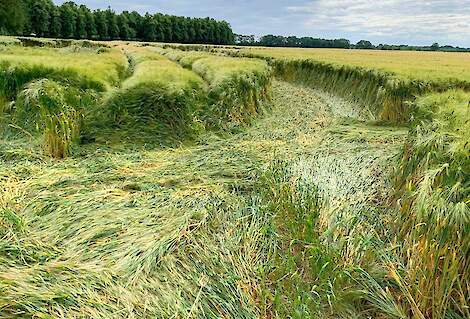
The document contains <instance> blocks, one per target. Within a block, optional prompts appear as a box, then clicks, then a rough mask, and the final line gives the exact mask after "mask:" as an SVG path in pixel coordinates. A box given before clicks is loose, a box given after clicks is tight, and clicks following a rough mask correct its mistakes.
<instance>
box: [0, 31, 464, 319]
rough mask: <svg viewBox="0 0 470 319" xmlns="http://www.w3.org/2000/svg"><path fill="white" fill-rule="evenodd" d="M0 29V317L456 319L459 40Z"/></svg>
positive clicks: (460, 313)
mask: <svg viewBox="0 0 470 319" xmlns="http://www.w3.org/2000/svg"><path fill="white" fill-rule="evenodd" d="M34 43H35V45H31V46H25V45H23V44H22V42H21V41H19V40H17V39H16V38H14V37H1V38H0V318H103V319H104V318H106V319H107V318H136V319H137V318H266V319H270V318H344V319H346V318H358V319H359V318H379V319H382V318H383V319H385V318H387V319H388V318H391V319H395V318H396V319H406V318H419V319H425V318H431V319H440V318H446V319H451V318H452V319H464V318H470V271H469V269H470V55H469V54H467V53H444V52H391V51H367V50H340V49H335V50H325V49H275V48H260V47H258V48H247V47H244V48H241V47H228V46H207V45H175V44H171V45H170V44H163V43H140V42H124V41H121V42H120V41H111V42H93V41H73V40H70V41H68V43H67V45H61V46H60V47H58V46H57V45H55V43H56V42H54V41H53V40H37V39H36V40H35V41H34Z"/></svg>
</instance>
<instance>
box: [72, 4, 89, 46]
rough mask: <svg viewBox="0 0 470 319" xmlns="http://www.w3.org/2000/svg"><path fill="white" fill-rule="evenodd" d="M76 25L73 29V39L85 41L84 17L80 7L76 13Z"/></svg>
mask: <svg viewBox="0 0 470 319" xmlns="http://www.w3.org/2000/svg"><path fill="white" fill-rule="evenodd" d="M76 17H77V25H76V27H75V38H77V39H87V38H88V33H87V30H86V16H85V12H84V11H83V9H82V8H81V7H80V8H78V10H77V13H76Z"/></svg>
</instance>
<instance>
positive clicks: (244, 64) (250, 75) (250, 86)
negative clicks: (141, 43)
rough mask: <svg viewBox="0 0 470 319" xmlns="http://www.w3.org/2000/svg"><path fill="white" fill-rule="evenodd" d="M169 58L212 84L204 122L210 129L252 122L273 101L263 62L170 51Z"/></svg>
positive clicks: (269, 76) (265, 65)
mask: <svg viewBox="0 0 470 319" xmlns="http://www.w3.org/2000/svg"><path fill="white" fill-rule="evenodd" d="M166 54H167V55H168V56H169V57H170V58H171V59H173V60H176V61H178V62H179V63H180V64H181V65H183V66H184V67H187V68H191V69H192V70H193V71H194V72H196V73H197V74H199V75H200V76H201V77H202V78H203V79H204V80H206V81H207V82H208V83H209V90H208V97H209V103H208V106H207V107H206V110H204V120H205V121H206V122H207V123H209V125H210V126H214V127H226V126H227V124H226V123H227V122H229V123H232V124H235V125H239V124H243V123H247V122H250V120H251V119H252V118H253V117H255V116H256V115H258V114H260V113H262V111H263V110H262V103H263V102H264V101H266V100H269V90H270V85H271V70H270V68H269V67H268V65H267V64H266V63H265V62H263V61H261V60H255V59H241V58H230V57H223V56H215V55H210V54H208V53H205V52H194V51H192V52H191V51H190V52H186V51H178V50H170V51H167V53H166Z"/></svg>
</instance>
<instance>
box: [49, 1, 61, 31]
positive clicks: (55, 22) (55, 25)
mask: <svg viewBox="0 0 470 319" xmlns="http://www.w3.org/2000/svg"><path fill="white" fill-rule="evenodd" d="M49 15H50V17H51V18H50V24H49V35H50V36H51V37H53V38H59V37H60V36H61V35H62V32H61V31H62V23H61V18H60V10H59V8H58V7H56V6H52V7H51V8H50V9H49Z"/></svg>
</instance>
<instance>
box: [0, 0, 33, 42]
mask: <svg viewBox="0 0 470 319" xmlns="http://www.w3.org/2000/svg"><path fill="white" fill-rule="evenodd" d="M27 21H28V13H27V7H26V5H25V3H24V1H21V0H0V34H15V35H20V34H23V31H24V27H25V25H26V23H27Z"/></svg>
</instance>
